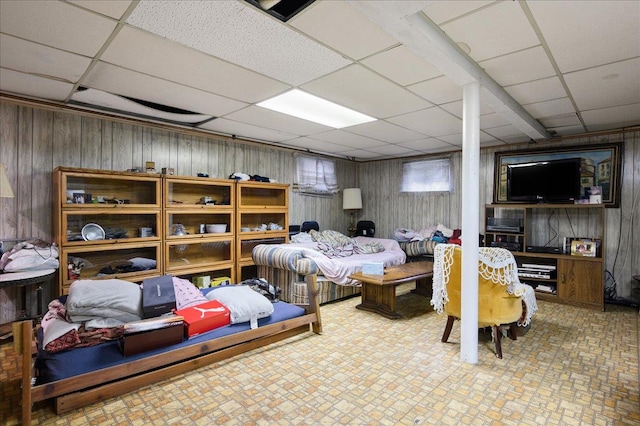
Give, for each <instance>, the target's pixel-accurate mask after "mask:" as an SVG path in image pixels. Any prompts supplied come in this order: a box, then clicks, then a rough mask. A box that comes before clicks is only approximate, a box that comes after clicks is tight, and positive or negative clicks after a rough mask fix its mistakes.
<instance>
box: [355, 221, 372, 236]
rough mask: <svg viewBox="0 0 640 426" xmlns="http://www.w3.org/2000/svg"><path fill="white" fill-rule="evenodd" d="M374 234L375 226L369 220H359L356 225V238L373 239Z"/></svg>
mask: <svg viewBox="0 0 640 426" xmlns="http://www.w3.org/2000/svg"><path fill="white" fill-rule="evenodd" d="M375 233H376V224H375V223H373V222H372V221H370V220H361V221H359V222H358V223H357V224H356V237H373V236H374V235H375Z"/></svg>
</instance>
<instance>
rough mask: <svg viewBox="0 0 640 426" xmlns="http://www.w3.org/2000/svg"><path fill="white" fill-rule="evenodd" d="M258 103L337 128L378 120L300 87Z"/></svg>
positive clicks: (264, 106)
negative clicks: (304, 90)
mask: <svg viewBox="0 0 640 426" xmlns="http://www.w3.org/2000/svg"><path fill="white" fill-rule="evenodd" d="M257 105H258V106H261V107H263V108H267V109H270V110H273V111H278V112H281V113H283V114H288V115H292V116H294V117H298V118H302V119H304V120H309V121H313V122H314V123H319V124H324V125H325V126H330V127H334V128H336V129H341V128H343V127H349V126H355V125H356V124H362V123H369V122H371V121H375V120H376V119H375V118H373V117H369V116H368V115H365V114H362V113H359V112H357V111H354V110H352V109H349V108H345V107H343V106H340V105H338V104H334V103H333V102H329V101H327V100H324V99H322V98H319V97H317V96H314V95H310V94H309V93H306V92H303V91H301V90H298V89H293V90H291V91H289V92H286V93H283V94H282V95H278V96H276V97H273V98H271V99H267V100H266V101H263V102H260V103H258V104H257Z"/></svg>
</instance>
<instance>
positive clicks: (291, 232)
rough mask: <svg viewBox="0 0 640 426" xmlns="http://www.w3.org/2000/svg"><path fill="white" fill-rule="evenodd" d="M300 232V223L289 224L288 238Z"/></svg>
mask: <svg viewBox="0 0 640 426" xmlns="http://www.w3.org/2000/svg"><path fill="white" fill-rule="evenodd" d="M299 233H300V225H289V238H291V237H293V236H294V235H296V234H299Z"/></svg>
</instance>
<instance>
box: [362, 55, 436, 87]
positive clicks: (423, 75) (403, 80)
mask: <svg viewBox="0 0 640 426" xmlns="http://www.w3.org/2000/svg"><path fill="white" fill-rule="evenodd" d="M360 63H361V64H363V65H366V66H367V67H369V68H371V69H372V70H374V71H375V72H377V73H378V74H381V75H383V76H385V77H387V78H388V79H390V80H393V81H394V82H396V83H398V84H399V85H401V86H408V85H410V84H414V83H417V82H419V81H424V80H428V79H431V78H434V77H438V76H440V75H442V72H441V71H440V70H439V69H437V68H436V67H434V66H433V65H431V64H430V63H429V62H427V61H426V60H425V59H423V58H422V57H420V56H418V55H416V54H415V53H413V52H412V51H411V50H410V49H409V48H407V47H405V46H398V47H394V48H393V49H389V50H385V51H384V52H380V53H378V54H376V55H373V56H371V57H369V58H366V59H363V60H362V61H360Z"/></svg>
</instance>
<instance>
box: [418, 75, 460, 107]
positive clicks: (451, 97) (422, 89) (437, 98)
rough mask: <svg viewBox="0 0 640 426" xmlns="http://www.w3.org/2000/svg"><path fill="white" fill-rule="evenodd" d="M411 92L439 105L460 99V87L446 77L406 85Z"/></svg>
mask: <svg viewBox="0 0 640 426" xmlns="http://www.w3.org/2000/svg"><path fill="white" fill-rule="evenodd" d="M407 89H409V90H411V91H412V92H414V93H416V94H418V95H420V96H422V97H423V98H425V99H427V100H428V101H429V102H431V103H433V104H435V105H440V104H445V103H448V102H453V101H458V100H460V99H462V87H460V86H458V85H457V84H456V83H454V82H453V81H451V80H449V78H448V77H445V76H442V77H436V78H434V79H432V80H429V81H424V82H422V83H418V84H414V85H412V86H409V87H407Z"/></svg>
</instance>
